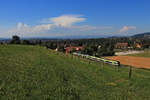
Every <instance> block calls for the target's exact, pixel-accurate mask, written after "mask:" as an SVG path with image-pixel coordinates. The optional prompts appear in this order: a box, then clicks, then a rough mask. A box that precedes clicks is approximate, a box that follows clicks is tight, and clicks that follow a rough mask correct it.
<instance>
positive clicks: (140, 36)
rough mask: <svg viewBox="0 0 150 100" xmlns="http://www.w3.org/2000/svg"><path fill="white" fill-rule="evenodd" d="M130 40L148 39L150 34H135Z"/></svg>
mask: <svg viewBox="0 0 150 100" xmlns="http://www.w3.org/2000/svg"><path fill="white" fill-rule="evenodd" d="M132 38H150V32H146V33H140V34H136V35H133V36H132Z"/></svg>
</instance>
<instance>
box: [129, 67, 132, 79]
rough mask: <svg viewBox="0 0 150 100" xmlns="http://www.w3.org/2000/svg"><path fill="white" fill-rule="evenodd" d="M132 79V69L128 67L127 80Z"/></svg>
mask: <svg viewBox="0 0 150 100" xmlns="http://www.w3.org/2000/svg"><path fill="white" fill-rule="evenodd" d="M131 77H132V67H131V66H130V70H129V79H131Z"/></svg>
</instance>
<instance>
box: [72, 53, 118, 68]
mask: <svg viewBox="0 0 150 100" xmlns="http://www.w3.org/2000/svg"><path fill="white" fill-rule="evenodd" d="M73 55H75V56H80V57H82V58H86V59H89V60H93V61H97V62H103V63H106V64H111V65H115V66H120V62H119V61H114V60H109V59H105V58H99V57H95V56H90V55H87V54H81V53H76V52H74V53H73Z"/></svg>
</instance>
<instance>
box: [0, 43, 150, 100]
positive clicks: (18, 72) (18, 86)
mask: <svg viewBox="0 0 150 100" xmlns="http://www.w3.org/2000/svg"><path fill="white" fill-rule="evenodd" d="M128 70H129V69H128V68H127V67H122V68H120V69H119V71H118V70H117V67H115V66H111V65H104V66H102V64H100V63H96V62H91V63H90V64H89V62H88V61H87V60H83V59H78V58H77V57H74V58H73V59H72V57H71V56H65V55H63V54H61V53H56V52H54V51H51V50H48V49H46V48H44V47H38V46H19V45H18V46H15V45H5V46H4V45H3V46H0V100H148V99H149V98H150V95H149V93H150V71H148V70H143V69H133V77H132V79H130V80H129V79H128Z"/></svg>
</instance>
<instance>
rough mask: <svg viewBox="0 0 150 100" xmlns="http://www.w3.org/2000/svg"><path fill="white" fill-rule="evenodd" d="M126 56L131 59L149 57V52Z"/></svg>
mask: <svg viewBox="0 0 150 100" xmlns="http://www.w3.org/2000/svg"><path fill="white" fill-rule="evenodd" d="M127 56H133V57H148V58H149V57H150V50H149V51H145V52H143V53H137V54H129V55H127Z"/></svg>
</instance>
